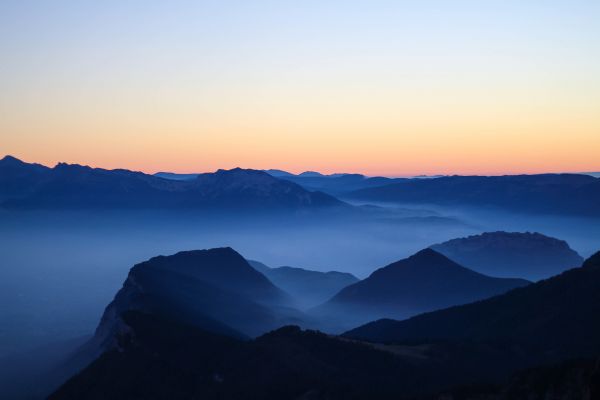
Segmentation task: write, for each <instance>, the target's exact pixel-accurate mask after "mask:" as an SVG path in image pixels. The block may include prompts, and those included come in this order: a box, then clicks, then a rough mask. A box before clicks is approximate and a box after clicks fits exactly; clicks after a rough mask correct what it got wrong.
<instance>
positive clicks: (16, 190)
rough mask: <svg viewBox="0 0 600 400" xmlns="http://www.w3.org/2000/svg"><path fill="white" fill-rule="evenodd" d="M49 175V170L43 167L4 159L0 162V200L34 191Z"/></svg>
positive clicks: (11, 158) (7, 157)
mask: <svg viewBox="0 0 600 400" xmlns="http://www.w3.org/2000/svg"><path fill="white" fill-rule="evenodd" d="M49 173H50V168H48V167H44V166H43V165H40V164H29V163H25V162H23V161H21V160H19V159H17V158H15V157H12V156H6V157H4V158H3V159H2V160H0V200H2V199H3V198H8V197H10V196H24V195H26V194H29V193H31V192H33V191H35V190H36V188H37V185H38V183H39V182H40V181H43V180H44V179H45V178H46V176H47V175H48V174H49Z"/></svg>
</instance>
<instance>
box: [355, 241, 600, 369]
mask: <svg viewBox="0 0 600 400" xmlns="http://www.w3.org/2000/svg"><path fill="white" fill-rule="evenodd" d="M599 315H600V252H598V253H596V254H595V255H594V256H592V257H590V258H589V259H588V260H586V261H585V263H584V264H583V266H582V267H580V268H574V269H571V270H569V271H566V272H563V273H562V274H560V275H557V276H555V277H552V278H550V279H546V280H543V281H540V282H537V283H534V284H531V285H529V286H526V287H523V288H519V289H515V290H512V291H510V292H508V293H506V294H504V295H500V296H496V297H493V298H491V299H488V300H483V301H479V302H476V303H472V304H467V305H462V306H457V307H452V308H448V309H445V310H439V311H434V312H431V313H427V314H422V315H418V316H416V317H413V318H410V319H408V320H405V321H393V320H380V321H375V322H371V323H369V324H366V325H364V326H361V327H358V328H356V329H353V330H351V331H349V332H347V333H346V334H345V335H346V336H348V337H352V338H361V339H366V340H370V341H375V342H397V343H402V342H411V343H431V342H446V343H448V342H465V341H467V342H479V343H487V344H490V345H492V344H495V345H507V346H510V347H511V348H513V349H518V350H519V351H520V352H522V353H524V354H528V356H529V357H532V358H533V359H534V360H535V361H536V362H538V363H541V362H545V363H547V362H554V361H559V360H561V359H565V358H569V357H570V358H577V357H590V356H597V355H600V339H599V338H600V318H598V316H599Z"/></svg>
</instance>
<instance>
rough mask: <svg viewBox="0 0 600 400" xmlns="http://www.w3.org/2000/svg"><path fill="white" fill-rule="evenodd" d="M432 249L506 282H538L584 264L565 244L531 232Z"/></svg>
mask: <svg viewBox="0 0 600 400" xmlns="http://www.w3.org/2000/svg"><path fill="white" fill-rule="evenodd" d="M431 248H432V249H433V250H435V251H437V252H439V253H442V254H444V255H445V256H446V257H448V258H450V259H452V260H454V261H456V262H457V263H459V264H461V265H464V266H466V267H468V268H470V269H473V270H474V271H477V272H480V273H482V274H486V275H490V276H497V277H503V278H507V277H518V278H525V279H530V280H539V279H544V278H548V277H550V276H552V275H556V274H559V273H561V272H563V271H566V270H567V269H571V268H574V267H578V266H580V265H581V263H582V262H583V258H582V257H581V256H580V255H579V254H577V252H576V251H574V250H573V249H571V248H570V247H569V245H568V244H567V242H565V241H564V240H559V239H555V238H552V237H549V236H545V235H542V234H540V233H530V232H525V233H520V232H485V233H482V234H481V235H474V236H469V237H465V238H460V239H453V240H449V241H447V242H444V243H440V244H436V245H433V246H431Z"/></svg>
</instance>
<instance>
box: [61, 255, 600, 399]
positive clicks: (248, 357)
mask: <svg viewBox="0 0 600 400" xmlns="http://www.w3.org/2000/svg"><path fill="white" fill-rule="evenodd" d="M421 253H423V254H421V255H420V257H421V256H427V257H429V256H436V254H435V252H434V251H432V250H425V251H424V252H421ZM437 256H439V257H443V256H440V255H437ZM574 271H578V272H577V273H581V272H582V271H585V273H592V272H593V273H594V274H595V275H597V274H599V273H600V253H598V254H597V255H596V256H595V257H594V258H591V259H589V260H588V261H586V263H585V266H584V267H583V268H579V269H576V270H572V271H568V272H566V273H563V274H562V275H560V276H559V277H557V278H553V279H557V280H562V281H564V282H563V283H561V284H559V285H558V286H561V287H562V288H563V289H564V288H567V287H568V288H569V291H575V290H577V289H582V288H581V286H580V284H581V283H582V282H583V281H585V280H587V281H588V282H589V284H588V286H589V288H591V287H592V286H593V287H594V288H595V289H596V290H594V293H593V296H592V297H590V295H591V294H592V293H591V292H589V291H588V289H589V288H588V289H586V290H585V292H586V293H587V294H586V295H584V296H583V297H587V298H588V300H593V301H592V303H595V304H598V301H597V300H598V298H599V296H600V294H598V293H600V291H598V290H597V288H596V286H597V285H598V282H600V280H598V279H595V282H594V281H593V280H590V279H589V278H593V277H592V276H585V277H578V278H577V279H573V276H574V275H572V274H573V272H574ZM569 276H571V277H570V278H568V279H566V280H565V277H569ZM595 278H597V276H595ZM550 281H551V280H548V281H544V282H550ZM542 284H543V283H537V284H533V285H531V286H528V287H525V288H520V289H515V290H513V291H511V292H509V293H508V294H506V295H503V296H498V297H495V298H492V299H490V300H486V301H481V302H477V303H473V304H471V305H467V306H460V307H454V308H453V309H458V310H460V309H467V308H468V307H478V306H479V305H481V304H490V303H493V302H495V301H498V299H502V298H506V297H510V296H512V295H514V294H516V293H526V292H530V291H531V290H532V289H534V291H536V292H538V291H540V289H539V287H540V286H541V285H542ZM555 284H556V283H555ZM555 284H550V286H554V285H555ZM573 284H575V286H573ZM536 288H537V289H536ZM541 291H542V292H545V290H541ZM569 294H570V293H560V291H558V292H557V291H555V290H551V291H549V292H548V293H545V295H550V296H553V295H558V296H559V297H560V298H557V299H555V300H554V301H553V302H552V304H556V303H558V302H562V303H564V304H569V303H571V301H565V299H569V298H570V297H569V296H568V295H569ZM565 295H567V296H565ZM530 300H531V298H528V296H525V297H523V298H520V299H518V301H516V302H514V303H511V304H508V305H509V306H510V307H509V308H507V309H506V310H504V311H502V310H498V309H493V310H486V312H480V313H478V314H472V315H470V316H469V317H470V318H475V319H478V318H479V319H481V318H484V319H486V322H485V323H484V324H483V325H482V326H486V325H487V326H486V328H485V329H487V331H488V332H492V331H493V330H494V329H497V328H498V327H501V329H500V337H499V336H495V335H493V334H492V336H490V337H487V338H485V339H482V340H480V339H472V338H471V339H469V340H447V339H445V340H442V341H436V340H434V339H433V338H432V337H431V336H429V337H427V336H426V337H425V338H421V339H418V340H414V339H413V341H414V343H405V344H402V343H400V344H390V345H384V344H365V343H360V342H357V341H356V340H355V339H345V338H340V337H335V336H331V335H325V334H322V333H319V332H315V331H302V330H300V329H299V328H297V327H293V326H287V327H283V328H281V329H278V330H276V331H273V332H270V333H267V334H265V335H263V336H261V337H259V338H257V339H255V340H250V341H244V340H239V339H237V338H234V337H231V336H227V335H221V334H215V333H214V332H213V333H211V332H207V331H206V330H204V329H200V328H198V326H197V325H190V324H189V323H182V322H181V320H180V319H179V314H177V313H174V314H172V317H169V316H166V315H164V314H162V315H157V314H154V313H151V314H147V313H145V312H139V311H125V312H124V313H122V314H121V321H122V326H121V329H119V330H114V331H113V333H112V334H113V343H116V344H117V345H116V346H113V347H110V348H108V349H107V351H105V352H104V353H103V354H102V355H101V356H100V357H99V358H98V359H97V360H95V361H94V362H92V363H91V364H90V365H89V366H88V367H87V368H85V369H84V370H83V371H82V372H81V373H79V374H77V375H75V376H74V377H72V378H71V379H70V380H69V381H68V382H66V383H65V384H64V385H63V386H62V387H61V388H59V389H58V390H57V391H56V392H55V393H54V394H53V395H52V396H50V399H52V400H57V399H59V400H60V399H104V398H110V399H188V398H203V399H238V398H259V399H323V400H325V399H373V398H375V399H417V398H418V399H440V398H453V399H471V400H475V399H478V400H481V399H488V400H490V399H493V400H508V399H511V400H513V399H523V400H525V399H527V400H529V399H532V398H533V399H537V398H538V397H532V396H535V395H544V394H559V395H560V394H564V395H573V396H577V395H578V394H579V393H582V392H581V388H589V390H590V391H591V392H588V393H596V391H597V389H598V385H597V384H596V383H594V382H595V379H596V377H597V363H595V362H593V361H588V360H582V361H571V362H568V363H566V364H562V365H558V366H550V367H538V368H535V369H530V370H526V371H520V372H518V373H517V375H515V376H514V377H513V378H512V379H510V380H508V381H507V380H506V378H508V376H509V374H511V373H514V372H515V371H518V370H519V369H522V368H524V367H530V366H532V365H535V364H536V363H538V364H539V362H541V361H547V360H555V359H560V358H561V357H564V356H570V355H573V354H574V353H576V352H573V351H572V350H573V349H574V348H575V349H579V350H584V351H586V352H587V351H589V353H587V355H588V356H589V355H591V354H593V353H594V349H596V350H598V349H600V339H599V338H600V335H598V330H597V329H592V331H591V332H590V331H587V330H585V329H584V330H581V331H579V332H578V334H577V335H575V336H574V337H573V339H574V340H573V342H572V343H569V344H568V345H567V347H566V349H567V351H564V349H562V348H559V347H556V348H549V347H548V346H547V345H546V344H547V338H546V335H547V334H549V336H551V337H556V335H555V333H554V329H548V328H550V327H549V326H547V325H546V324H545V323H544V321H547V320H551V319H552V318H553V315H554V314H553V313H552V312H553V311H555V310H553V309H550V310H544V309H539V308H538V309H536V313H534V314H533V317H534V319H537V320H535V321H531V323H529V322H528V321H529V320H527V321H525V324H526V325H528V326H529V327H535V329H534V331H532V332H527V333H536V334H534V335H533V336H524V337H522V336H520V335H521V334H522V333H525V332H522V331H519V329H518V328H519V327H520V325H519V324H520V323H523V322H524V321H523V319H521V318H517V319H516V321H515V322H508V321H509V318H511V317H514V316H515V312H516V313H519V307H522V308H523V306H524V308H528V307H529V308H530V307H531V303H530V302H529V301H530ZM576 300H577V301H575V303H573V304H570V305H566V308H569V307H572V306H575V307H577V306H580V305H581V304H580V302H579V300H580V299H579V298H577V299H576ZM535 302H536V303H538V302H537V301H535ZM533 307H534V308H537V306H535V305H534V306H533ZM453 309H450V310H453ZM172 311H175V310H172ZM540 311H548V312H547V313H540ZM597 311H598V310H597V306H586V307H584V309H583V312H582V313H579V312H576V313H575V314H574V315H573V316H572V318H571V321H567V322H573V321H578V323H577V324H576V325H578V326H577V328H581V327H585V328H589V327H592V326H594V325H595V326H599V325H600V323H599V322H598V319H597V318H595V317H596V316H597V315H598V313H597ZM444 312H446V311H441V312H435V313H430V314H425V315H423V316H419V317H416V318H413V320H416V319H418V318H423V317H427V316H428V315H436V314H441V313H444ZM590 312H591V313H590ZM527 314H529V316H528V317H531V313H530V312H529V311H528V312H527ZM584 316H585V317H584ZM173 318H178V320H173ZM409 321H410V320H409ZM465 321H466V322H469V321H470V320H469V319H466V320H464V319H460V320H458V321H454V325H451V326H450V328H451V330H452V329H454V330H457V329H458V330H460V329H461V325H460V324H461V323H463V322H465ZM540 322H542V323H541V324H540ZM424 327H425V328H427V329H428V332H430V333H434V334H437V335H439V336H442V337H444V336H446V335H445V334H446V330H445V329H446V328H448V326H444V327H440V326H438V325H436V324H434V325H432V326H424ZM440 328H442V329H440ZM515 328H517V329H516V330H517V331H518V332H516V333H515V335H514V336H515V337H520V338H521V337H522V338H523V339H524V340H516V341H513V340H512V338H511V339H510V340H508V341H505V340H503V339H502V338H501V336H502V334H503V333H504V332H508V331H511V330H514V329H515ZM552 328H555V327H552ZM575 329H576V328H571V327H567V328H566V329H562V330H561V332H560V334H562V335H563V338H562V340H568V336H569V333H572V332H573V331H574V330H575ZM538 330H539V334H538ZM580 338H586V339H587V340H586V341H585V343H584V344H583V346H582V345H581V344H580V343H577V339H580ZM432 339H433V340H432ZM525 343H529V345H526V346H524V344H525ZM532 343H539V344H538V345H537V346H533V347H532V346H531V344H532ZM594 343H595V345H594ZM556 350H558V352H557V351H556ZM456 387H459V389H452V388H456ZM461 388H462V389H461ZM436 393H437V394H436ZM448 395H451V396H452V397H448ZM444 396H445V397H444ZM561 398H562V397H561ZM567 398H569V397H567ZM575 398H577V397H575Z"/></svg>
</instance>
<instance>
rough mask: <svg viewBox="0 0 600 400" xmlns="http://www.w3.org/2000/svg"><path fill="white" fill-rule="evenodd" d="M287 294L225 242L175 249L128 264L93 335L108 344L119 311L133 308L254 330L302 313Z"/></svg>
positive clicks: (237, 332) (236, 331) (224, 328)
mask: <svg viewBox="0 0 600 400" xmlns="http://www.w3.org/2000/svg"><path fill="white" fill-rule="evenodd" d="M290 304H291V298H290V297H289V295H287V294H286V293H284V292H283V291H282V290H281V289H279V288H277V287H275V286H274V285H273V284H272V283H271V282H270V281H269V280H268V279H267V278H266V277H265V276H264V275H262V274H261V273H259V272H258V271H256V270H255V269H254V268H252V267H251V266H250V265H249V264H248V262H247V261H246V260H245V259H244V258H243V257H242V256H240V255H239V254H238V253H237V252H235V251H234V250H232V249H230V248H222V249H211V250H196V251H186V252H180V253H177V254H175V255H172V256H167V257H165V256H160V257H154V258H152V259H150V260H148V261H145V262H143V263H141V264H137V265H136V266H134V267H133V268H132V269H131V271H130V272H129V276H128V277H127V280H126V281H125V283H124V284H123V288H122V289H121V290H120V291H119V292H118V293H117V295H116V296H115V299H114V300H113V301H112V303H111V304H109V305H108V307H107V308H106V310H105V312H104V315H103V316H102V320H101V322H100V325H99V326H98V329H97V330H96V337H95V341H96V342H97V343H98V344H99V345H100V346H101V347H103V348H104V347H106V346H107V345H108V346H110V345H111V343H108V344H107V343H106V342H107V341H110V340H111V338H112V337H113V336H114V332H115V330H117V331H118V330H119V327H120V326H121V321H120V320H119V316H120V315H121V314H122V313H123V312H125V311H128V310H138V311H143V312H147V313H152V314H155V315H163V316H166V317H168V318H171V319H173V318H175V319H176V320H177V321H180V322H184V323H187V324H191V325H195V326H200V327H202V328H203V329H205V330H209V331H213V332H219V333H223V334H227V335H230V336H234V337H244V336H256V335H259V334H261V333H264V332H266V331H268V330H271V329H274V328H276V327H279V326H281V325H283V324H285V323H298V322H300V318H301V317H302V315H301V314H300V313H299V312H297V311H295V310H293V309H292V308H290V307H289V306H290Z"/></svg>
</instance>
